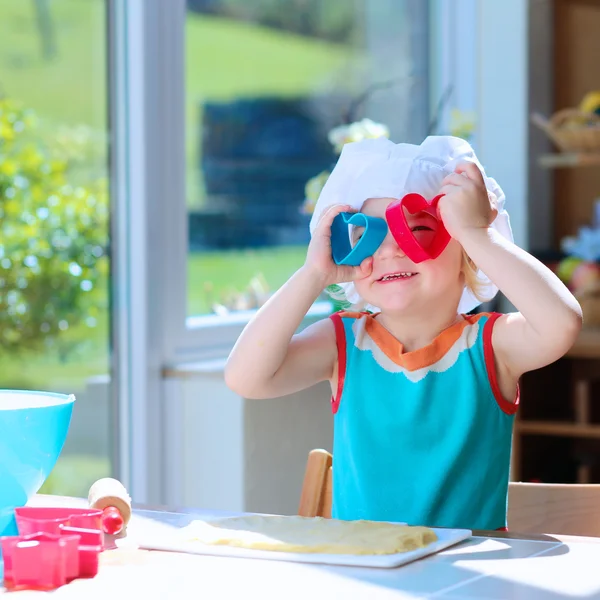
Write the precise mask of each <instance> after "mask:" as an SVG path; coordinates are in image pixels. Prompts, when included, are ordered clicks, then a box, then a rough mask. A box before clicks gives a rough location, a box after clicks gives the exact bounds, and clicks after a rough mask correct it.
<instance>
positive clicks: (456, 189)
mask: <svg viewBox="0 0 600 600" xmlns="http://www.w3.org/2000/svg"><path fill="white" fill-rule="evenodd" d="M440 193H441V194H445V195H444V197H443V198H442V199H441V200H440V203H439V209H440V215H441V217H442V221H443V223H444V227H445V228H446V229H447V230H448V233H449V234H450V235H451V236H452V237H453V238H454V239H455V240H458V241H459V242H460V240H461V237H462V236H464V235H465V234H467V233H468V232H469V231H472V230H474V229H487V228H488V227H489V226H490V225H491V224H492V223H493V222H494V219H495V218H496V216H497V215H498V209H497V207H496V199H495V197H494V195H493V194H488V191H487V188H486V187H485V181H484V180H483V175H482V174H481V171H480V170H479V168H478V167H477V165H475V164H474V163H463V164H461V165H459V166H458V167H457V168H456V171H455V172H454V173H452V175H448V176H447V177H446V178H445V179H444V181H443V182H442V188H441V190H440Z"/></svg>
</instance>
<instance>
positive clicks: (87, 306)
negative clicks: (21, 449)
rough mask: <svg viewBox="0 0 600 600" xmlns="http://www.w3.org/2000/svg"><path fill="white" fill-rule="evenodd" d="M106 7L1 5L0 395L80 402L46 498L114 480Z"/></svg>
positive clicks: (63, 0)
mask: <svg viewBox="0 0 600 600" xmlns="http://www.w3.org/2000/svg"><path fill="white" fill-rule="evenodd" d="M106 8H107V7H106V3H105V2H104V1H103V0H89V1H86V2H80V1H79V0H54V1H52V2H50V1H49V0H37V1H36V2H22V1H21V0H4V1H3V2H1V3H0V214H1V217H2V234H3V235H2V239H0V257H1V258H0V323H1V324H0V352H1V353H2V371H1V373H0V387H3V388H19V389H42V390H48V391H56V392H63V393H73V394H75V395H76V397H77V402H76V409H75V411H74V415H73V421H72V424H71V429H70V432H69V436H68V438H67V442H66V445H65V448H64V451H63V453H62V455H61V457H60V459H59V462H58V464H57V466H56V468H55V470H54V471H53V473H52V474H51V475H50V478H49V479H48V481H47V482H46V484H45V486H44V488H43V489H42V491H44V492H47V493H59V494H72V495H77V496H81V495H85V494H87V490H88V489H89V485H90V484H91V483H92V482H93V481H94V480H95V479H97V478H99V477H102V476H105V475H108V474H110V473H111V461H110V456H111V446H110V443H111V437H110V435H109V430H110V427H109V418H110V410H109V404H110V399H109V398H110V394H109V389H110V360H109V359H110V345H109V339H110V335H109V330H110V312H109V271H110V269H109V266H110V265H109V259H108V256H107V249H108V245H109V237H110V236H109V209H110V206H109V200H110V199H109V172H108V168H107V165H108V150H107V148H108V125H107V99H108V91H107V84H106V78H107V61H106V50H107V47H106V37H107V21H106Z"/></svg>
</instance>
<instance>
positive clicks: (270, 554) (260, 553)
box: [136, 527, 472, 569]
mask: <svg viewBox="0 0 600 600" xmlns="http://www.w3.org/2000/svg"><path fill="white" fill-rule="evenodd" d="M432 529H433V531H435V533H436V534H437V536H438V540H437V542H434V543H433V544H429V545H428V546H426V547H425V548H419V549H418V550H412V551H410V552H401V553H398V554H384V555H365V556H363V555H360V556H354V555H346V554H309V553H302V552H275V551H271V550H249V549H245V548H234V547H231V546H211V545H207V544H202V543H201V542H183V541H181V540H178V539H177V537H176V535H173V534H171V535H165V534H158V535H152V536H151V537H146V536H144V537H143V538H141V539H140V538H138V539H137V540H136V543H137V545H138V546H139V547H140V548H142V549H144V550H161V551H165V552H182V553H186V554H204V555H209V556H224V557H230V558H254V559H261V560H280V561H288V562H290V561H291V562H301V563H312V564H325V565H340V566H347V567H380V568H388V569H389V568H394V567H399V566H401V565H405V564H407V563H410V562H413V561H415V560H418V559H420V558H424V557H426V556H430V555H432V554H435V553H436V552H440V551H442V550H445V549H446V548H448V547H450V546H453V545H455V544H458V543H459V542H462V541H463V540H466V539H468V538H470V537H471V535H472V532H471V530H468V529H436V528H433V527H432Z"/></svg>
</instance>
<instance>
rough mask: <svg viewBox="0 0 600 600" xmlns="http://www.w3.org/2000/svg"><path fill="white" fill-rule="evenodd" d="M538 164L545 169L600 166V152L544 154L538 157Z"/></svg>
mask: <svg viewBox="0 0 600 600" xmlns="http://www.w3.org/2000/svg"><path fill="white" fill-rule="evenodd" d="M538 164H539V165H540V166H541V167H544V168H545V169H565V168H574V167H600V152H599V153H594V154H584V153H580V154H576V153H571V152H557V153H556V154H543V155H542V156H540V157H539V158H538Z"/></svg>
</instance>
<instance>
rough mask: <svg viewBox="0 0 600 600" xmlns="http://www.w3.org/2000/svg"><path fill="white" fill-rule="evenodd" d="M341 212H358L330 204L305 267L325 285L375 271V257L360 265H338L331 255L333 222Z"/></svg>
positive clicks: (308, 254) (320, 220)
mask: <svg viewBox="0 0 600 600" xmlns="http://www.w3.org/2000/svg"><path fill="white" fill-rule="evenodd" d="M341 212H356V210H354V209H353V208H351V207H349V206H343V205H336V206H330V207H329V208H328V209H327V210H326V211H325V212H324V213H323V214H322V215H321V218H320V219H319V222H318V224H317V227H316V228H315V231H314V233H313V236H312V239H311V241H310V244H309V245H308V252H307V253H306V261H305V263H304V267H305V268H306V269H308V270H310V271H311V272H313V273H314V275H315V276H316V277H318V278H319V280H320V281H321V283H322V285H323V287H324V288H325V287H327V286H329V285H333V284H334V283H344V282H347V281H355V280H356V279H363V278H364V277H368V276H369V275H370V274H371V273H372V271H373V257H369V258H366V259H365V260H363V262H362V263H361V265H360V266H358V267H351V266H348V265H336V264H335V262H334V261H333V258H332V255H331V224H332V223H333V220H334V219H335V217H337V215H338V214H340V213H341Z"/></svg>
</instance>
